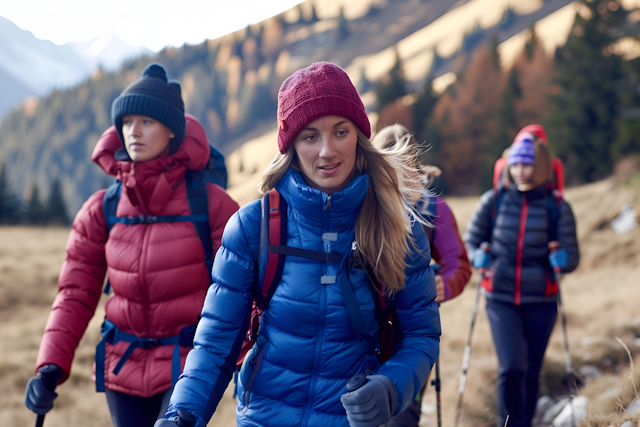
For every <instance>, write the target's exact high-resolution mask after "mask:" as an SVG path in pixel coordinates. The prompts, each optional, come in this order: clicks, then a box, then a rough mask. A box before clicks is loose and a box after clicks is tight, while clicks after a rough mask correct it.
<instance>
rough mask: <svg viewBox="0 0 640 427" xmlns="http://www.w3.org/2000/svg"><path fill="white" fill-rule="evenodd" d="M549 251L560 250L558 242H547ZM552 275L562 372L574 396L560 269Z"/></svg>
mask: <svg viewBox="0 0 640 427" xmlns="http://www.w3.org/2000/svg"><path fill="white" fill-rule="evenodd" d="M548 246H549V250H550V251H551V253H554V252H555V251H557V250H558V249H560V242H558V241H557V240H554V241H552V242H549V245H548ZM553 274H554V276H555V278H556V284H557V285H558V306H559V307H560V318H561V320H562V334H563V336H564V371H565V374H566V375H567V379H566V381H567V389H568V391H569V394H570V395H571V394H575V392H576V386H575V382H574V379H573V368H572V367H571V354H570V353H569V335H568V334H567V316H566V314H565V311H564V304H563V303H562V290H561V289H560V281H561V280H562V269H561V268H560V267H554V268H553Z"/></svg>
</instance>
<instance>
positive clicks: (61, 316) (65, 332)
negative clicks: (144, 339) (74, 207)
mask: <svg viewBox="0 0 640 427" xmlns="http://www.w3.org/2000/svg"><path fill="white" fill-rule="evenodd" d="M104 193H105V190H102V191H98V192H97V193H95V194H94V195H92V196H91V197H90V198H89V200H87V201H86V202H85V203H84V205H82V208H81V209H80V211H79V212H78V214H77V215H76V217H75V219H74V220H73V226H72V228H71V233H70V234H69V239H68V241H67V255H66V258H65V260H64V262H63V263H62V269H61V270H60V277H59V279H58V294H57V295H56V299H55V300H54V302H53V307H52V308H51V313H50V314H49V320H48V321H47V326H46V327H45V331H44V335H43V337H42V341H41V343H40V350H39V351H38V359H37V362H36V371H37V370H38V369H39V368H40V367H42V366H44V365H47V364H54V365H57V366H59V367H60V368H61V369H62V371H63V374H62V378H61V379H60V383H62V382H64V381H65V380H66V379H67V378H68V377H69V374H70V372H71V362H72V361H73V356H74V353H75V350H76V347H77V346H78V343H79V342H80V339H81V338H82V335H83V334H84V331H85V329H86V328H87V325H88V324H89V321H90V320H91V318H92V317H93V314H94V311H95V309H96V306H97V305H98V301H99V300H100V295H101V293H102V285H103V283H104V277H105V274H106V271H107V262H106V259H105V255H104V245H105V243H106V241H107V224H106V222H105V219H104V211H103V208H102V199H103V198H104Z"/></svg>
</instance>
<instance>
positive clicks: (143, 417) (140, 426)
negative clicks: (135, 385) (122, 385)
mask: <svg viewBox="0 0 640 427" xmlns="http://www.w3.org/2000/svg"><path fill="white" fill-rule="evenodd" d="M172 391H173V388H170V389H169V390H167V391H165V392H163V393H160V394H156V395H155V396H151V397H138V396H131V395H130V394H125V393H119V392H117V391H111V390H107V391H106V392H105V394H106V395H107V403H108V404H109V411H110V412H111V419H112V420H113V425H114V426H115V427H153V425H154V424H155V423H156V420H157V419H159V418H162V417H163V416H164V414H165V412H167V407H168V406H169V398H170V397H171V392H172Z"/></svg>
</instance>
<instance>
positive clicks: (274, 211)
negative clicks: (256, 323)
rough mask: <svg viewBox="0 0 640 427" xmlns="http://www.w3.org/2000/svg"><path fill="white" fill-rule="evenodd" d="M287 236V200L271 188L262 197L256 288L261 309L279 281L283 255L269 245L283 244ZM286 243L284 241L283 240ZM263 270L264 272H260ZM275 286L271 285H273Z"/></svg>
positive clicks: (266, 303)
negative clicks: (258, 271) (271, 249)
mask: <svg viewBox="0 0 640 427" xmlns="http://www.w3.org/2000/svg"><path fill="white" fill-rule="evenodd" d="M286 236H287V202H286V201H285V200H284V198H283V197H282V196H281V195H280V193H279V192H278V190H276V189H275V188H272V189H271V191H269V192H268V193H267V194H265V195H264V197H263V198H262V223H261V226H260V250H259V255H260V256H259V259H260V267H261V268H260V273H259V276H258V283H257V285H258V286H257V289H256V291H257V292H256V295H255V297H256V301H257V302H258V306H259V307H260V308H261V309H263V310H264V309H265V308H266V307H267V306H268V305H269V301H270V300H271V297H272V296H273V293H274V292H275V288H276V286H277V284H278V283H279V282H280V276H281V275H282V267H283V265H284V255H281V254H278V253H270V251H269V246H280V245H283V241H282V240H283V239H286ZM284 243H286V241H285V242H284ZM262 272H264V273H262ZM274 284H275V285H276V286H273V285H274Z"/></svg>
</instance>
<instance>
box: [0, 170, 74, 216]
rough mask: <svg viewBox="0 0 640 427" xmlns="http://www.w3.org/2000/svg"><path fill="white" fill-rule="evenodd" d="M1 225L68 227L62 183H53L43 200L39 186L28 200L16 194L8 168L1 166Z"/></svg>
mask: <svg viewBox="0 0 640 427" xmlns="http://www.w3.org/2000/svg"><path fill="white" fill-rule="evenodd" d="M0 224H13V225H15V224H26V225H68V224H69V217H68V215H67V208H66V205H65V202H64V197H62V189H61V187H60V181H59V180H55V181H53V182H52V183H51V188H50V189H49V197H47V198H46V199H43V198H42V197H41V195H40V192H39V189H38V187H37V186H34V187H33V188H32V189H31V195H30V196H29V197H28V200H24V199H23V198H22V197H19V196H18V195H17V194H15V193H14V192H13V191H12V189H11V185H10V184H9V181H8V179H7V168H6V167H5V165H1V166H0Z"/></svg>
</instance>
